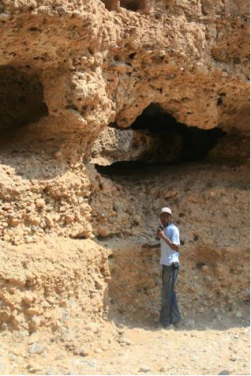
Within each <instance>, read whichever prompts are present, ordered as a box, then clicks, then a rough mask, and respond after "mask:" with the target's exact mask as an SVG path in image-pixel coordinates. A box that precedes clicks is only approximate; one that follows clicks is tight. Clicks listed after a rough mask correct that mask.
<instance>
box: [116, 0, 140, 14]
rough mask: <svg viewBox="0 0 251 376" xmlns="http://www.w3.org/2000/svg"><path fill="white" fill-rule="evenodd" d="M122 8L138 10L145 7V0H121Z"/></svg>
mask: <svg viewBox="0 0 251 376" xmlns="http://www.w3.org/2000/svg"><path fill="white" fill-rule="evenodd" d="M120 6H121V8H125V9H127V10H131V11H133V12H137V11H139V10H142V9H144V7H145V0H120Z"/></svg>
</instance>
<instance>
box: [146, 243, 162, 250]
mask: <svg viewBox="0 0 251 376" xmlns="http://www.w3.org/2000/svg"><path fill="white" fill-rule="evenodd" d="M157 248H160V243H156V244H148V243H145V244H143V245H142V249H143V250H144V249H145V250H146V249H157Z"/></svg>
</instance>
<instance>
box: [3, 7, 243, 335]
mask: <svg viewBox="0 0 251 376" xmlns="http://www.w3.org/2000/svg"><path fill="white" fill-rule="evenodd" d="M248 17H249V9H248V6H247V3H246V1H242V0H241V1H237V0H227V1H225V2H222V1H220V0H217V1H210V0H193V1H186V0H182V1H180V0H179V1H178V0H173V1H171V0H170V1H166V0H165V1H164V0H156V1H154V0H145V1H139V0H138V1H137V0H120V1H119V0H104V1H101V0H100V1H99V0H86V1H82V0H73V1H67V0H65V1H56V0H44V1H39V2H37V1H35V0H26V1H21V0H20V1H19V0H15V1H12V0H0V31H1V48H0V86H1V87H0V148H1V152H0V239H1V241H2V244H3V247H2V249H4V251H2V250H1V251H0V252H1V257H3V262H2V263H1V269H0V283H1V295H0V322H1V323H2V324H3V325H7V327H8V326H12V327H13V328H21V327H23V328H25V329H28V330H31V331H32V330H36V329H37V328H39V327H41V326H43V325H47V324H48V325H52V326H53V325H54V324H53V323H52V321H53V320H50V319H49V318H48V315H51V316H53V317H54V316H55V317H56V316H57V313H56V312H58V304H59V302H58V301H57V302H52V303H50V302H49V303H48V302H47V300H46V299H47V298H46V296H47V295H46V294H47V291H45V290H46V289H48V291H49V290H57V289H58V291H59V290H60V289H61V290H60V291H59V295H60V299H62V301H68V300H67V299H69V297H70V295H71V294H72V290H74V288H73V287H72V286H70V284H69V281H71V280H72V281H74V283H75V282H76V283H77V287H76V291H75V290H74V291H75V292H74V294H75V295H74V296H75V298H74V299H75V301H76V304H77V305H78V307H79V311H78V309H76V312H77V313H78V314H79V315H80V316H81V315H82V313H81V310H82V308H83V307H84V306H86V307H89V308H88V309H87V311H86V315H85V314H84V316H85V317H88V315H89V316H90V317H92V318H93V320H94V319H101V317H102V316H103V315H106V313H107V306H109V299H107V298H108V295H109V294H110V299H111V300H113V301H116V304H112V303H111V304H110V306H109V307H108V308H109V309H110V311H111V312H121V311H123V307H124V306H125V305H127V304H129V303H130V302H131V300H132V299H133V297H135V296H137V299H139V300H138V303H137V304H136V306H135V307H138V308H139V309H142V307H145V308H144V309H146V310H148V308H149V306H148V304H149V299H146V297H145V298H144V297H142V294H140V293H139V291H141V290H142V289H143V290H144V291H145V292H146V295H147V296H148V297H149V296H150V297H152V298H153V299H156V301H157V300H158V296H159V295H158V292H157V289H158V288H159V280H158V279H156V284H154V285H153V282H151V283H152V284H150V285H149V286H147V283H146V282H147V278H146V277H147V276H146V275H143V271H142V273H141V274H140V275H136V276H135V271H134V270H132V267H131V266H130V268H131V269H130V268H129V270H130V273H131V274H130V273H129V274H128V275H127V277H126V278H128V279H129V280H128V281H127V282H126V283H127V287H125V286H124V287H123V285H122V287H123V288H125V289H127V292H126V294H125V295H124V298H123V299H124V300H123V299H120V298H119V294H120V291H121V288H122V287H121V284H122V280H123V279H124V274H121V275H120V276H119V277H118V278H116V275H117V274H119V273H118V271H119V270H120V269H122V270H123V271H126V270H127V271H128V269H127V268H126V266H127V260H126V258H125V255H126V254H128V257H129V258H130V260H131V259H132V258H133V254H134V252H135V249H137V250H138V249H139V248H140V243H141V242H145V240H151V239H152V237H153V236H154V232H155V228H156V223H157V222H156V221H157V220H156V215H157V213H158V210H159V208H160V207H161V206H163V205H164V204H165V205H166V204H168V205H170V206H172V208H173V210H174V213H176V220H177V221H178V224H179V226H180V228H181V233H182V237H183V243H184V247H185V249H186V252H187V253H188V254H189V256H188V257H184V259H183V260H184V264H185V265H186V267H187V272H186V273H185V274H184V276H183V278H184V281H185V283H186V288H185V289H184V293H183V295H182V297H181V304H182V305H183V307H186V308H189V309H190V310H192V309H194V312H197V311H198V310H199V303H198V302H196V304H194V305H192V306H191V305H190V303H189V300H190V298H191V296H195V295H196V296H197V297H198V296H201V299H202V293H201V294H200V291H199V290H198V285H196V286H195V282H194V279H193V278H197V279H199V280H200V278H202V280H203V286H204V287H203V294H204V295H206V299H207V300H208V303H207V306H208V307H212V306H213V304H215V299H216V296H217V297H219V296H220V297H221V298H222V302H223V303H222V305H223V308H224V307H225V308H224V309H226V308H227V309H229V308H231V307H232V308H231V309H234V308H233V307H236V306H238V305H244V304H246V301H247V288H246V285H247V281H248V270H247V267H246V260H247V258H248V254H247V249H248V243H247V232H248V228H249V227H248V206H247V203H248V199H249V198H248V197H249V191H248V179H247V177H246V174H247V171H248V164H247V162H248V144H247V139H248V130H249V55H248V54H249V35H248V31H249V27H248V26H249V22H248V21H249V18H248ZM149 109H150V112H151V111H152V109H154V111H155V112H151V115H149V116H150V117H151V116H152V120H151V121H150V117H148V114H149ZM162 113H164V114H165V116H167V119H169V120H170V122H169V120H167V121H166V122H164V124H163V125H162V126H163V127H164V131H165V129H166V131H165V132H167V133H165V135H164V133H163V136H162V134H159V133H158V132H159V131H158V126H159V123H160V121H159V116H160V115H161V114H162ZM141 115H142V116H143V117H144V116H145V115H146V117H145V118H144V119H145V120H144V122H145V123H151V127H152V129H151V132H155V137H157V138H154V137H153V133H151V132H150V133H151V134H149V132H147V131H146V130H142V129H141V128H140V127H139V128H137V126H136V125H137V124H138V123H139V122H140V116H141ZM161 116H162V115H161ZM148 125H149V124H148ZM146 128H147V126H146ZM176 129H179V130H180V133H179V134H178V135H177V134H176V133H171V132H173V130H176ZM188 129H189V131H188ZM162 131H163V129H162V130H161V132H162ZM200 131H201V132H202V131H203V132H204V131H205V132H206V131H207V132H216V131H217V132H225V133H226V137H225V138H224V139H222V140H221V141H220V142H219V143H218V146H217V147H215V148H213V149H212V150H211V151H210V156H209V158H208V160H207V161H206V162H205V165H203V163H202V164H198V165H197V167H196V166H194V167H191V166H190V165H184V166H182V167H179V168H177V169H175V167H170V166H169V167H165V168H163V169H162V170H161V169H160V170H158V169H157V168H155V167H154V168H153V170H151V171H150V170H149V169H148V168H145V167H142V168H141V169H140V170H137V171H136V174H138V175H139V177H138V178H137V179H138V180H137V179H136V180H135V179H134V177H133V176H131V175H130V174H129V175H128V176H127V172H122V175H120V176H119V174H116V172H114V171H112V170H106V171H103V172H100V173H98V172H97V170H96V169H95V167H94V165H93V164H100V165H110V164H112V163H114V162H118V161H128V160H129V161H134V160H141V161H146V158H145V156H146V155H147V153H148V152H149V151H151V153H153V154H155V157H152V156H151V157H150V158H149V160H151V161H155V162H156V161H158V162H163V161H164V162H173V161H175V162H177V161H180V160H179V158H176V156H177V155H178V156H180V153H181V154H182V153H183V151H184V145H185V149H186V150H190V143H188V141H187V140H188V139H189V137H190V136H191V135H193V137H192V140H193V145H196V147H198V149H200V150H202V149H203V148H204V141H203V143H202V142H201V137H197V135H198V133H196V132H200ZM182 132H183V133H182ZM187 132H188V133H187ZM194 132H195V133H194ZM184 134H185V136H184ZM187 134H189V135H190V136H189V137H187V136H186V135H187ZM211 134H212V133H210V135H211ZM194 135H196V136H194ZM203 137H204V136H203ZM210 137H211V136H210ZM156 140H157V141H156ZM159 140H162V141H163V140H164V141H163V143H162V144H161V147H160V141H159ZM209 144H210V148H211V147H212V146H213V145H214V143H211V141H210V142H209ZM163 145H164V149H163V150H164V152H165V153H166V145H168V147H170V145H171V148H170V151H168V153H167V154H168V158H166V157H165V158H164V160H163V158H162V156H161V155H160V154H162V148H163ZM201 146H203V147H201ZM210 148H208V149H207V150H209V149H210ZM157 153H159V155H158V156H157ZM196 153H197V152H196ZM173 155H174V157H173ZM196 155H197V156H198V154H196ZM202 156H204V154H203V153H202V154H201V157H202ZM181 160H182V161H186V159H185V160H184V159H182V158H181ZM187 160H196V159H189V158H188V159H187ZM102 174H104V175H105V176H102ZM132 175H133V174H132ZM233 215H234V220H233ZM114 237H115V239H116V237H118V239H120V240H121V241H122V239H124V240H125V239H126V241H127V244H128V249H127V250H126V246H125V245H124V246H123V249H122V248H121V251H117V248H118V247H117V245H116V246H114V247H113V240H114V239H113V238H114ZM55 238H58V240H57V241H58V242H59V243H57V245H55V247H54V245H53V244H54V243H53V241H54V240H55ZM69 238H70V239H71V240H70V239H69ZM44 239H50V240H48V244H47V245H46V242H45V241H44ZM90 239H93V240H90ZM104 240H105V241H106V243H105V244H107V245H106V246H105V245H104V244H103V245H102V246H100V247H101V248H100V249H99V248H96V247H99V246H97V245H96V243H98V241H102V242H103V241H104ZM124 240H123V241H124ZM65 241H69V248H70V249H71V250H72V257H76V259H75V260H74V261H73V262H70V263H69V268H70V270H69V272H67V273H65V274H64V270H63V269H64V268H61V267H60V265H54V266H55V268H54V266H53V265H51V263H52V264H53V263H56V262H57V260H60V257H61V256H62V265H66V264H67V257H69V260H70V258H71V256H70V255H68V256H67V257H65V258H64V257H63V255H60V248H62V249H64V247H65V245H63V244H64V242H65ZM50 242H52V243H50ZM60 242H62V245H60ZM76 242H81V243H80V244H81V246H80V248H79V247H78V246H76ZM109 242H110V243H109ZM27 244H29V247H30V248H28V246H27ZM123 244H124V243H123ZM26 246H27V249H28V250H27V249H26ZM33 247H34V254H35V256H32V249H33ZM46 247H48V249H46V251H45V248H46ZM54 248H55V249H54ZM106 248H107V249H108V250H109V252H110V253H111V255H113V252H114V255H113V256H112V257H113V258H114V260H115V261H114V266H112V262H111V260H112V257H111V258H110V259H108V254H107V252H106ZM80 249H81V250H83V252H84V253H83V255H82V254H81V255H79V254H78V252H80ZM93 249H94V250H93ZM26 251H27V252H28V253H29V252H30V253H29V254H28V253H27V254H26ZM19 252H20V254H19ZM16 253H17V254H18V255H19V256H18V257H20V259H19V258H18V259H16V256H15V255H16ZM80 253H81V252H80ZM63 254H64V252H63ZM13 255H14V256H13ZM88 255H92V256H93V257H92V256H90V258H89V256H88ZM140 257H141V255H140V254H137V258H136V260H138V261H139V263H141V262H142V259H141V258H140ZM144 257H145V256H144ZM52 259H53V260H54V261H53V262H52ZM17 260H18V261H19V265H17V263H18V261H17ZM28 260H31V261H30V262H31V264H30V265H28V267H27V273H26V266H25V265H27V262H28ZM108 260H109V261H108ZM140 260H141V261H140ZM146 262H147V261H146ZM154 262H155V263H156V262H157V260H156V259H155V260H154ZM40 263H41V265H40ZM78 263H80V264H81V265H82V269H81V271H80V270H79V267H78V266H77V264H78ZM40 266H41V267H40ZM50 267H51V269H48V268H50ZM47 269H48V270H51V272H52V273H54V277H53V278H54V279H53V278H52V277H51V278H50V277H49V276H48V274H47ZM110 269H111V270H113V272H114V273H115V277H114V279H113V280H112V282H110V283H109V286H108V285H107V281H105V278H104V281H102V283H101V285H100V281H99V278H96V277H97V275H100V273H101V274H102V273H103V272H104V270H110ZM32 270H34V271H35V277H34V278H33V277H32V275H33V276H34V274H32V275H31V278H30V277H29V276H27V275H28V274H29V273H33V272H32ZM191 271H192V272H191ZM79 273H80V276H79ZM104 273H106V272H104ZM150 273H151V275H152V276H155V277H156V278H157V271H156V270H155V271H154V270H153V269H152V270H151V272H150ZM154 273H155V274H154ZM108 274H109V273H108ZM229 274H231V275H232V274H233V275H234V277H233V278H229V279H227V282H226V278H227V276H228V275H229ZM102 275H103V274H102ZM155 277H154V278H155ZM223 277H224V279H223ZM100 278H101V277H100ZM96 279H98V280H96ZM101 279H102V278H101ZM135 280H136V282H135ZM95 281H96V282H95ZM132 281H134V282H135V283H132ZM141 281H143V282H142V284H141ZM214 281H217V283H214V290H213V292H214V293H213V292H212V291H211V290H210V287H209V285H210V284H211V285H212V284H213V282H214ZM85 282H86V288H85V289H83V291H82V290H81V288H80V284H85ZM93 286H94V287H93ZM95 286H96V287H95ZM97 286H101V287H100V288H99V287H97ZM128 286H129V287H128ZM200 286H201V285H200ZM137 289H138V292H137ZM91 290H93V291H94V290H98V291H99V292H98V293H97V294H98V295H95V294H96V292H95V291H94V292H91ZM129 290H130V291H131V290H132V291H133V292H132V294H135V295H130V294H131V292H129ZM81 291H82V292H81ZM109 291H110V292H109ZM210 291H211V293H210ZM32 292H34V294H33V295H32ZM138 293H139V295H138ZM13 294H15V295H13ZM80 295H81V296H80ZM97 297H98V298H97ZM96 298H97V299H96ZM65 299H66V300H65ZM48 304H49V305H50V307H48V306H47V305H48ZM60 304H61V303H60ZM60 304H59V305H60ZM62 304H68V303H62ZM223 308H222V309H223ZM109 309H108V311H109ZM54 310H55V311H54ZM52 311H53V312H52ZM60 312H61V311H60ZM128 312H129V316H130V314H132V316H133V315H134V314H135V312H134V311H130V309H129V311H128ZM47 313H48V315H47Z"/></svg>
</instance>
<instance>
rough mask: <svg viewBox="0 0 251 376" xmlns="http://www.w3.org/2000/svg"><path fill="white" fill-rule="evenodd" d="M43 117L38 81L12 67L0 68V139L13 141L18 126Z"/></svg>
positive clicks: (43, 108) (43, 111) (44, 107)
mask: <svg viewBox="0 0 251 376" xmlns="http://www.w3.org/2000/svg"><path fill="white" fill-rule="evenodd" d="M47 114H48V109H47V107H46V104H45V103H44V100H43V87H42V84H41V83H40V82H39V80H38V79H37V78H36V77H31V76H29V75H27V74H26V73H23V72H21V71H19V70H17V69H16V68H14V67H12V66H4V67H0V119H1V120H0V139H1V140H2V141H6V140H9V139H11V138H13V137H14V136H15V133H16V132H17V131H18V130H20V129H21V128H22V127H25V126H26V125H28V124H30V123H33V122H35V121H38V120H39V119H40V118H41V117H43V116H46V115H47Z"/></svg>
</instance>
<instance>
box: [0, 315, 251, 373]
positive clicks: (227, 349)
mask: <svg viewBox="0 0 251 376" xmlns="http://www.w3.org/2000/svg"><path fill="white" fill-rule="evenodd" d="M116 321H120V323H115V321H112V322H106V323H100V324H94V323H90V324H88V325H85V328H84V327H83V325H82V324H81V322H79V323H76V322H75V324H74V327H72V329H69V328H63V330H60V331H54V332H52V331H50V330H49V329H48V331H40V332H39V333H38V332H34V333H33V334H31V335H29V334H28V332H25V331H20V332H19V333H17V332H16V333H10V332H8V331H5V332H4V331H3V332H1V334H0V341H1V342H0V374H2V375H5V374H15V375H16V374H37V375H42V374H45V375H54V374H55V375H56V374H62V375H133V374H136V375H137V374H139V375H140V374H141V375H142V374H146V375H151V374H154V375H162V374H163V375H200V374H201V375H210V374H211V375H229V374H230V375H233V374H235V375H249V374H250V363H249V359H250V358H249V353H250V346H249V344H250V341H249V339H250V328H249V323H248V320H247V319H246V320H245V319H243V318H242V319H236V320H233V319H231V318H230V317H228V318H226V319H224V321H222V322H218V323H216V322H211V323H210V322H209V320H208V321H207V322H205V320H198V322H197V323H196V322H195V321H194V320H188V319H186V320H185V321H183V324H182V326H181V327H180V328H179V329H171V330H164V329H159V328H154V327H153V325H149V324H146V325H140V324H133V323H130V324H128V323H127V324H126V323H125V324H123V323H122V322H123V319H121V320H116ZM87 329H88V333H90V332H93V341H92V343H91V344H88V342H86V336H85V333H86V331H84V330H87Z"/></svg>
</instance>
